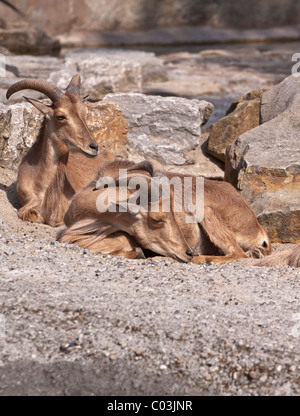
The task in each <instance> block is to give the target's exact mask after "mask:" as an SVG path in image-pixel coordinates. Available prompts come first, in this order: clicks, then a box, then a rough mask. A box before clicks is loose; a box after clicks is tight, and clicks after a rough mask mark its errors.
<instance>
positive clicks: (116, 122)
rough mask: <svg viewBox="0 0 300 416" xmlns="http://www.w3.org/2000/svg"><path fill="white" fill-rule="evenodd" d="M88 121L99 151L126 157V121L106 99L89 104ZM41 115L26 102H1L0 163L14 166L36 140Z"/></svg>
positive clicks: (41, 118) (16, 166) (12, 167)
mask: <svg viewBox="0 0 300 416" xmlns="http://www.w3.org/2000/svg"><path fill="white" fill-rule="evenodd" d="M88 106H89V113H88V117H87V124H88V127H89V128H90V130H91V132H92V135H93V136H94V138H95V140H96V141H97V142H98V143H99V144H100V149H101V150H107V151H111V152H113V153H115V154H116V155H117V156H121V157H127V135H126V134H127V129H128V126H127V122H126V120H125V118H124V116H123V114H122V113H121V112H120V110H118V109H117V108H116V106H115V105H114V104H112V103H109V102H100V103H89V104H88ZM42 120H43V116H42V114H40V113H39V112H38V111H37V110H36V109H35V108H34V107H33V106H32V105H31V104H29V103H17V104H13V105H10V106H5V105H3V104H0V166H2V167H8V168H11V169H17V168H18V166H19V163H20V161H21V159H22V157H23V156H24V155H25V154H26V152H27V151H28V150H29V148H30V147H31V146H32V144H33V142H34V141H35V139H36V137H37V135H38V133H39V130H40V128H41V125H42Z"/></svg>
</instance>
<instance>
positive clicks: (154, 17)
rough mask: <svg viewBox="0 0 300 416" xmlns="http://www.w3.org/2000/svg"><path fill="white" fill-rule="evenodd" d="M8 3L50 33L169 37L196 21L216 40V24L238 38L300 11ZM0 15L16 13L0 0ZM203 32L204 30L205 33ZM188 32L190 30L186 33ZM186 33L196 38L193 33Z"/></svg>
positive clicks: (151, 0)
mask: <svg viewBox="0 0 300 416" xmlns="http://www.w3.org/2000/svg"><path fill="white" fill-rule="evenodd" d="M13 3H16V4H17V6H18V8H19V9H20V11H21V12H22V13H24V17H22V20H24V21H26V22H28V23H29V24H31V25H33V26H39V27H42V28H47V31H48V32H49V33H50V34H52V35H56V34H58V33H66V32H69V31H70V30H72V29H73V30H78V29H81V30H84V29H85V30H86V29H89V30H97V31H100V30H101V32H103V31H113V32H115V33H116V34H118V32H120V31H124V32H127V33H133V34H134V33H135V32H136V31H138V30H144V31H145V30H149V29H154V28H160V32H162V34H161V36H162V35H163V33H164V31H168V32H167V34H169V36H168V39H169V41H170V40H173V41H175V40H176V39H178V37H179V36H180V34H181V33H182V32H187V28H186V26H190V28H191V29H194V27H195V26H197V25H198V29H200V30H202V32H203V31H205V30H206V31H208V32H209V29H210V32H211V35H210V37H213V36H214V39H216V37H217V39H219V40H224V38H225V39H227V37H225V36H224V35H223V37H221V36H220V34H219V35H214V34H213V32H214V31H215V30H216V29H218V32H220V31H221V30H222V29H224V28H232V29H234V30H233V32H234V33H233V35H234V34H235V38H236V39H238V40H239V39H240V38H241V37H243V30H237V29H256V28H262V27H263V28H264V29H265V28H275V29H276V28H278V27H279V29H280V26H287V25H297V24H299V19H298V16H299V12H300V6H299V4H298V2H295V1H294V0H286V1H284V2H279V1H277V2H276V4H275V6H276V12H275V11H274V7H275V6H274V0H265V1H264V4H263V5H261V4H260V3H256V2H255V3H253V2H244V1H235V2H226V1H222V2H220V1H219V0H211V1H209V2H208V1H207V0H197V1H189V2H187V1H186V0H176V2H172V1H168V0H160V1H159V4H158V2H157V0H148V1H147V3H144V2H140V1H136V0H123V1H122V2H120V1H119V0H110V1H109V2H108V1H102V2H101V3H100V5H101V7H99V2H97V1H95V0H86V1H84V2H83V1H79V0H72V1H71V0H60V3H59V12H58V10H57V4H56V3H55V2H51V1H39V2H38V1H37V0H22V1H17V2H13ZM0 16H1V17H4V16H5V21H6V22H7V24H8V25H11V24H13V23H14V24H18V23H20V16H19V15H18V14H16V13H15V12H14V11H12V10H10V9H8V8H7V6H5V4H2V3H1V5H0ZM176 26H177V31H176V32H175V34H174V33H172V31H171V30H170V29H173V28H174V27H176ZM99 29H100V30H99ZM210 32H209V33H210ZM223 32H224V30H223ZM257 32H259V31H257ZM282 32H283V31H282V30H281V31H280V30H278V34H277V36H278V37H280V36H281V38H282V37H283V36H284V34H283V33H282ZM188 34H189V32H188ZM171 35H173V36H171ZM175 35H177V36H175ZM233 35H232V36H233ZM238 35H239V36H240V37H238ZM259 35H260V36H262V35H261V34H260V33H258V34H256V37H254V36H253V38H254V39H257V37H258V36H259ZM165 36H166V35H165ZM202 36H203V35H202ZM186 37H187V35H186ZM207 37H208V35H206V39H207ZM190 38H191V35H190V36H189V37H188V39H190ZM83 39H84V38H83ZM192 39H193V40H194V42H199V36H198V38H197V37H196V36H194V37H193V38H192ZM123 42H124V40H123Z"/></svg>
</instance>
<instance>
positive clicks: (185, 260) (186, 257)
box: [173, 250, 194, 263]
mask: <svg viewBox="0 0 300 416" xmlns="http://www.w3.org/2000/svg"><path fill="white" fill-rule="evenodd" d="M173 257H174V258H175V259H176V260H177V261H180V262H181V263H189V262H190V261H192V260H193V258H194V254H193V253H192V252H191V251H190V250H187V251H186V252H185V255H184V256H178V255H177V254H175V253H174V256H173Z"/></svg>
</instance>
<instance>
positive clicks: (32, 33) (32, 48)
mask: <svg viewBox="0 0 300 416" xmlns="http://www.w3.org/2000/svg"><path fill="white" fill-rule="evenodd" d="M0 44H1V46H4V47H5V48H7V49H8V50H10V51H11V52H14V53H21V54H24V53H28V52H40V53H41V52H43V53H45V52H46V51H53V50H55V49H59V48H60V42H59V41H58V40H56V39H53V38H51V37H49V36H48V35H47V34H46V33H45V32H44V31H42V30H41V29H39V28H37V27H33V26H28V27H22V28H11V29H0Z"/></svg>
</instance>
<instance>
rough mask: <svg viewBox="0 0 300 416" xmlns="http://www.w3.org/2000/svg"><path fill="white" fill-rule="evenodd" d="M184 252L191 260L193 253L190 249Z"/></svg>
mask: <svg viewBox="0 0 300 416" xmlns="http://www.w3.org/2000/svg"><path fill="white" fill-rule="evenodd" d="M185 254H186V255H187V256H188V257H190V259H191V260H193V257H194V254H193V253H192V252H191V251H190V250H187V251H186V252H185Z"/></svg>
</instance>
